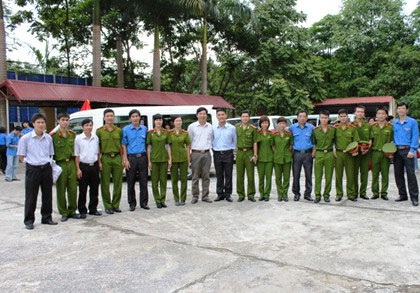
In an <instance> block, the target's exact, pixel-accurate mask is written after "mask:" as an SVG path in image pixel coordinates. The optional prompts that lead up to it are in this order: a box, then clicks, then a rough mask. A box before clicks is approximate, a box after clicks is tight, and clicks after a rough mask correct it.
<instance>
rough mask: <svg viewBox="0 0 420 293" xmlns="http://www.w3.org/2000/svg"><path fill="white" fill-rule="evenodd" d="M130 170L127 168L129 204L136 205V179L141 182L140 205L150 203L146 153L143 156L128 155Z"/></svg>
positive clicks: (143, 205)
mask: <svg viewBox="0 0 420 293" xmlns="http://www.w3.org/2000/svg"><path fill="white" fill-rule="evenodd" d="M128 161H129V162H130V170H126V176H127V198H128V204H129V206H130V207H131V206H133V207H135V206H136V205H137V200H136V180H137V178H138V180H139V184H140V206H141V207H145V206H147V204H148V203H149V193H148V190H147V176H148V166H147V165H148V162H147V157H146V155H142V156H141V157H136V156H131V155H128Z"/></svg>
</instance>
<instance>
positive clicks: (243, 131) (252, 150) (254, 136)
mask: <svg viewBox="0 0 420 293" xmlns="http://www.w3.org/2000/svg"><path fill="white" fill-rule="evenodd" d="M249 118H250V114H249V111H248V110H244V111H242V113H241V121H242V122H241V123H238V124H237V125H236V137H237V139H236V147H237V152H236V191H237V193H238V201H239V202H241V201H243V200H244V199H245V186H244V184H245V170H246V177H247V179H248V188H247V196H248V200H250V201H252V202H255V198H254V196H255V178H254V166H255V164H256V163H257V160H258V144H257V143H258V131H257V128H256V127H255V126H254V125H250V124H249Z"/></svg>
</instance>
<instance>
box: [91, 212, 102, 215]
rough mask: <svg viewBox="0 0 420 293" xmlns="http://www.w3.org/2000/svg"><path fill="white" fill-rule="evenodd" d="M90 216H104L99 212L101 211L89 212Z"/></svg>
mask: <svg viewBox="0 0 420 293" xmlns="http://www.w3.org/2000/svg"><path fill="white" fill-rule="evenodd" d="M89 215H92V216H102V213H101V212H99V211H94V212H89Z"/></svg>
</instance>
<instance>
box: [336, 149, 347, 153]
mask: <svg viewBox="0 0 420 293" xmlns="http://www.w3.org/2000/svg"><path fill="white" fill-rule="evenodd" d="M335 151H336V152H342V153H344V152H345V150H338V149H336V150H335Z"/></svg>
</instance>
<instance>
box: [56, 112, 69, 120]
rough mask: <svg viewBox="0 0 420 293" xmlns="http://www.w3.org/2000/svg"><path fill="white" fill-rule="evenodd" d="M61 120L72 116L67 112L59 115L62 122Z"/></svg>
mask: <svg viewBox="0 0 420 293" xmlns="http://www.w3.org/2000/svg"><path fill="white" fill-rule="evenodd" d="M61 118H70V115H69V114H67V113H66V112H62V113H60V114H58V115H57V120H60V119H61Z"/></svg>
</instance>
